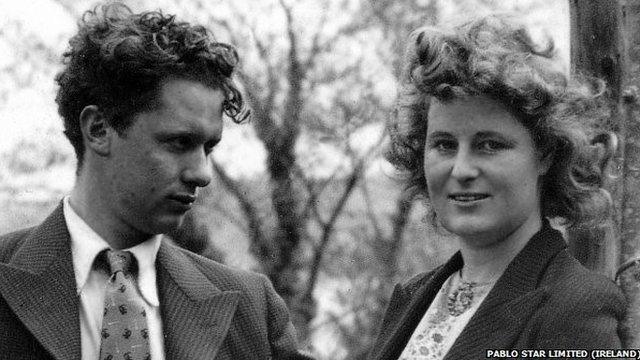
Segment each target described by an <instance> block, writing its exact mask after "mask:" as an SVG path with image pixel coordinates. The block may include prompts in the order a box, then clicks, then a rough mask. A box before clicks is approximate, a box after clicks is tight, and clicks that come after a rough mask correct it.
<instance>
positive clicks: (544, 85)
mask: <svg viewBox="0 0 640 360" xmlns="http://www.w3.org/2000/svg"><path fill="white" fill-rule="evenodd" d="M557 60H558V59H557V56H556V53H555V51H554V46H553V42H552V41H551V39H546V44H545V45H544V46H539V45H538V44H536V42H535V41H534V40H533V38H532V36H531V33H530V32H529V31H528V30H527V27H526V26H525V25H523V24H521V23H519V22H518V21H517V20H516V19H515V18H514V16H512V15H506V14H499V15H490V16H486V17H483V18H479V19H476V20H472V21H470V22H467V23H464V24H462V25H460V26H457V27H455V28H453V29H452V30H451V31H443V30H439V29H434V28H426V27H425V28H420V29H417V30H416V31H414V32H413V33H412V34H411V36H410V40H409V44H408V46H407V51H406V53H405V60H404V64H403V65H404V68H403V75H402V78H401V86H400V92H399V96H398V104H397V107H396V112H395V116H394V121H393V122H392V124H391V125H390V133H391V143H390V147H389V150H388V152H387V159H388V160H389V161H390V162H391V163H392V164H394V165H395V166H396V168H397V169H398V170H400V171H401V172H402V173H404V174H406V177H407V180H408V184H407V190H408V191H410V192H411V193H413V194H414V195H415V194H418V195H421V196H425V197H426V196H427V183H426V179H425V174H424V148H425V140H426V134H427V126H428V112H429V103H430V99H431V98H436V99H438V100H439V101H443V102H447V101H450V100H452V99H457V98H462V97H466V96H476V95H483V96H488V97H490V98H492V99H495V100H496V101H499V102H501V103H502V104H504V105H505V106H506V108H507V109H509V110H510V111H511V112H512V114H514V116H515V117H516V118H517V119H518V120H519V121H520V122H521V124H522V125H523V126H524V127H525V128H526V129H527V130H528V131H529V134H530V135H531V137H532V139H533V140H534V143H535V145H536V147H537V150H538V151H539V152H540V154H542V156H551V157H552V164H551V167H550V169H549V171H548V172H547V173H546V175H544V177H543V179H542V198H541V208H542V214H543V216H545V217H549V218H561V219H563V220H564V222H565V224H566V225H568V226H577V225H581V224H585V223H587V222H591V221H594V220H596V221H598V220H604V218H605V217H604V216H603V215H604V214H607V213H608V211H610V209H611V197H610V195H609V193H608V192H607V191H606V190H604V189H603V188H602V186H603V181H604V177H605V167H606V164H607V163H608V160H609V159H610V158H611V156H612V154H613V151H614V149H615V141H616V138H615V136H614V135H613V134H608V133H601V134H596V123H597V120H600V119H603V118H605V117H606V116H607V111H608V109H607V107H606V106H604V104H605V103H604V100H603V99H602V98H603V97H602V96H601V95H602V93H603V91H604V85H603V83H602V81H599V80H595V79H586V78H585V79H577V78H575V79H571V78H569V77H568V76H567V75H565V73H564V71H563V69H562V68H561V67H559V66H558V64H559V62H558V61H557Z"/></svg>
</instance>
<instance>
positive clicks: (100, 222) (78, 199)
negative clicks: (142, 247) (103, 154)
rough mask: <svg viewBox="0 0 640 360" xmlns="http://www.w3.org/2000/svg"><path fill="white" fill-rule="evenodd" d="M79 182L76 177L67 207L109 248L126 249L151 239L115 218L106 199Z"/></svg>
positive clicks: (149, 236) (79, 178)
mask: <svg viewBox="0 0 640 360" xmlns="http://www.w3.org/2000/svg"><path fill="white" fill-rule="evenodd" d="M81 181H82V180H81V177H78V179H77V183H76V186H75V187H74V188H73V190H72V191H71V194H70V196H69V205H71V207H72V208H73V211H75V212H76V214H78V216H80V218H82V220H84V222H86V223H87V225H89V227H91V229H93V231H95V232H96V233H97V234H98V235H100V237H102V238H103V239H104V240H105V241H106V242H107V243H108V244H109V246H110V247H111V248H113V249H127V248H130V247H133V246H135V245H138V244H140V243H142V242H144V241H147V240H149V239H150V238H152V237H153V235H150V234H145V233H142V232H140V231H138V230H137V229H134V228H132V227H131V226H129V225H128V224H127V223H125V222H123V221H121V220H120V219H118V218H115V217H114V216H113V212H112V211H109V209H108V208H107V207H108V206H109V205H108V203H105V201H104V199H105V198H106V197H104V196H100V194H97V193H96V192H95V191H87V189H91V187H88V186H86V185H88V184H86V183H82V182H81ZM94 189H95V188H94Z"/></svg>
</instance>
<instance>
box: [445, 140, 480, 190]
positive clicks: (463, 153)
mask: <svg viewBox="0 0 640 360" xmlns="http://www.w3.org/2000/svg"><path fill="white" fill-rule="evenodd" d="M479 174H480V170H479V169H478V164H477V161H476V159H474V157H473V156H472V154H471V153H470V152H469V151H468V150H467V149H464V148H461V149H460V150H459V151H458V152H457V154H456V157H455V159H454V163H453V169H451V177H453V178H455V179H456V180H458V181H460V182H467V181H469V180H472V179H475V178H477V177H478V175H479Z"/></svg>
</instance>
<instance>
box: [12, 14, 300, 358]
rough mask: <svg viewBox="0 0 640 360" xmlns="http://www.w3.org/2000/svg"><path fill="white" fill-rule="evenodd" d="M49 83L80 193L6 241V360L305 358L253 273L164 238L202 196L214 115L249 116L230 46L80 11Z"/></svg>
mask: <svg viewBox="0 0 640 360" xmlns="http://www.w3.org/2000/svg"><path fill="white" fill-rule="evenodd" d="M64 58H65V67H64V69H63V70H62V71H61V72H60V73H59V74H58V76H57V78H56V81H57V82H58V84H59V86H60V88H59V92H58V96H57V99H56V101H57V103H58V105H59V112H60V114H61V116H62V118H63V119H64V126H65V134H66V136H67V137H68V138H69V140H70V142H71V144H72V145H73V147H74V150H75V152H76V155H77V159H78V169H77V179H76V184H75V186H74V188H73V190H72V192H71V194H70V196H68V197H65V198H64V199H63V201H62V203H61V204H60V206H58V208H57V209H55V211H54V212H53V213H52V214H51V215H50V216H49V217H48V218H47V219H46V220H45V221H44V222H43V223H42V224H41V225H39V226H36V227H34V228H30V229H25V230H21V231H18V232H15V233H12V234H8V235H4V236H2V237H0V357H1V358H6V359H22V358H24V359H26V358H28V359H58V360H63V359H65V360H71V359H92V360H93V359H101V360H102V359H106V360H109V359H114V360H115V359H125V360H126V359H154V360H157V359H269V358H273V359H308V358H307V357H306V356H304V355H302V354H301V353H299V352H298V351H297V350H296V348H295V336H294V329H293V326H292V324H291V322H290V320H289V314H288V312H287V309H286V307H285V304H284V302H283V301H282V299H281V298H280V297H279V296H278V295H277V294H276V293H275V291H274V289H273V287H272V285H271V283H270V282H269V281H268V280H267V279H266V278H265V277H264V276H262V275H258V274H253V273H248V272H243V271H239V270H233V269H230V268H228V267H225V266H223V265H220V264H218V263H215V262H213V261H210V260H208V259H205V258H204V257H201V256H198V255H195V254H193V253H191V252H189V251H186V250H183V249H180V248H178V247H175V246H173V245H171V244H169V243H167V242H166V241H164V240H162V237H161V235H160V234H163V233H166V232H169V231H171V230H172V229H174V228H176V227H177V226H179V225H180V224H181V222H182V220H183V217H184V216H185V213H187V212H188V211H189V209H190V208H191V207H192V204H193V203H194V201H195V200H196V194H197V190H198V188H200V187H204V186H206V185H207V184H209V182H210V180H211V176H212V173H211V171H212V170H211V168H210V163H209V154H210V152H211V151H212V149H213V148H214V146H215V145H216V144H217V143H218V142H219V141H220V137H221V135H222V114H223V113H225V114H226V115H228V116H230V117H231V118H233V119H234V120H235V121H236V122H240V121H242V120H243V119H244V117H246V115H245V114H246V110H245V108H244V105H243V100H242V97H241V94H240V92H239V91H238V90H237V88H236V87H235V86H234V83H233V82H232V80H231V75H232V73H233V70H234V67H235V65H236V63H237V54H236V52H235V50H234V49H233V48H232V47H231V46H229V45H227V44H222V43H217V42H215V41H213V40H212V39H211V37H210V35H209V33H208V32H207V31H206V30H205V29H204V28H203V27H200V26H192V25H190V24H188V23H184V22H178V21H177V20H176V19H175V17H174V16H166V15H164V14H162V13H161V12H146V13H142V14H133V13H131V11H130V10H129V9H128V8H127V7H125V6H124V5H121V4H116V3H112V4H110V5H106V6H102V7H99V8H96V9H95V10H94V11H88V12H87V13H85V15H84V17H83V19H82V22H81V24H80V29H79V32H78V34H76V35H75V36H74V37H73V38H72V39H71V41H70V48H69V50H68V51H67V52H66V53H65V54H64Z"/></svg>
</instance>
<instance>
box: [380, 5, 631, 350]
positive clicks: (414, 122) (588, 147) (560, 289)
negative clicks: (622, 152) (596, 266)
mask: <svg viewBox="0 0 640 360" xmlns="http://www.w3.org/2000/svg"><path fill="white" fill-rule="evenodd" d="M548 42H549V44H548V46H544V47H540V46H538V45H537V44H536V43H535V42H534V41H533V40H532V37H531V36H529V33H528V32H527V31H526V29H525V27H524V26H522V25H519V24H518V23H517V22H516V21H515V20H514V19H513V18H511V17H509V16H505V15H492V16H488V17H485V18H482V19H478V20H474V21H471V22H469V23H466V24H464V25H461V26H458V27H456V28H454V29H453V30H452V31H449V32H446V31H440V30H435V29H431V28H422V29H419V30H417V31H415V32H414V33H413V34H412V36H411V40H410V44H409V46H408V50H407V55H406V62H405V75H404V82H405V84H404V85H405V86H404V87H403V89H402V91H401V95H400V103H399V107H398V116H397V117H396V119H397V122H396V124H394V126H392V145H391V150H390V152H389V160H390V161H391V162H392V163H394V164H395V165H396V166H397V167H398V168H399V169H400V170H403V171H405V172H406V173H407V174H408V175H409V180H410V181H409V188H410V189H412V190H413V191H415V192H417V193H419V194H422V195H424V196H425V197H426V198H427V199H428V201H429V203H430V207H431V209H432V210H433V212H434V219H435V220H436V221H437V226H438V227H440V228H443V229H445V230H446V231H448V232H450V233H452V234H453V235H455V239H456V240H457V241H458V244H459V247H460V251H459V252H458V253H456V254H455V255H454V256H453V257H452V258H451V259H450V260H449V261H448V262H447V263H446V264H444V265H442V266H440V267H438V268H436V269H435V270H434V271H432V272H429V273H426V274H420V275H418V276H416V277H414V278H413V279H412V280H410V281H409V282H408V283H406V284H404V285H398V286H396V289H395V290H394V293H393V295H392V298H391V301H390V304H389V307H388V309H387V313H386V315H385V318H384V320H383V323H382V328H381V331H380V334H379V336H378V339H377V341H376V342H375V345H374V347H373V349H372V351H371V353H370V359H375V360H380V359H406V360H409V359H411V360H417V359H442V358H444V359H482V358H485V357H487V356H489V355H490V353H488V352H487V351H488V350H522V349H544V350H549V349H575V350H578V349H598V348H606V349H609V348H618V347H620V346H621V339H620V335H619V333H618V324H619V323H620V321H621V319H622V317H623V313H624V310H625V300H624V297H623V295H622V294H621V292H620V291H619V290H618V288H617V287H616V286H615V284H614V283H613V282H612V281H610V280H608V279H606V278H604V277H602V276H599V275H596V274H593V273H591V272H589V271H588V270H587V269H585V268H584V267H582V266H581V265H580V264H579V263H578V261H576V260H575V259H574V258H573V257H572V256H571V255H570V254H569V253H568V252H567V250H566V244H565V241H564V240H563V238H562V235H561V233H560V232H558V231H556V230H554V229H553V228H552V227H551V226H550V225H549V221H548V220H547V219H549V218H556V219H560V220H561V221H562V222H564V224H565V225H566V226H567V227H572V226H577V225H585V224H588V223H590V224H597V221H598V220H602V219H605V218H606V216H607V215H608V214H607V211H608V209H609V207H610V197H609V196H608V194H607V192H606V191H605V190H603V189H602V188H601V185H602V180H603V176H604V174H603V166H601V165H602V164H604V163H606V161H603V157H602V154H603V151H602V150H603V149H604V150H609V151H611V148H610V145H611V144H610V142H608V141H605V142H604V144H600V145H602V146H596V145H594V144H592V143H591V142H590V141H589V140H588V139H589V138H588V136H590V135H593V133H592V126H591V124H587V123H586V122H587V119H593V117H592V115H593V114H594V113H597V111H598V109H599V107H598V106H597V102H598V98H597V96H595V95H592V92H591V91H590V89H592V88H593V87H589V86H586V85H581V84H580V83H578V82H576V81H574V80H570V79H568V78H567V76H565V75H564V73H563V71H562V70H561V69H560V67H559V66H557V64H558V62H557V59H556V57H555V55H554V51H553V43H552V42H551V41H548ZM596 115H597V114H596ZM599 138H601V139H602V138H605V139H613V137H607V136H602V135H600V136H599ZM608 147H609V148H608ZM605 153H606V151H605ZM605 160H606V159H605ZM561 354H562V353H561ZM502 355H507V356H509V357H524V354H522V353H518V352H509V353H505V352H503V353H502ZM537 355H539V356H540V355H542V357H546V356H552V354H550V353H549V354H543V353H538V354H537ZM563 355H564V356H562V357H573V356H578V354H574V355H573V356H572V355H571V354H568V353H565V354H563Z"/></svg>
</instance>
